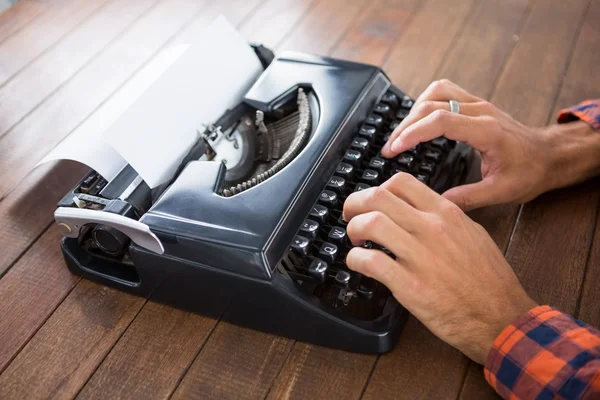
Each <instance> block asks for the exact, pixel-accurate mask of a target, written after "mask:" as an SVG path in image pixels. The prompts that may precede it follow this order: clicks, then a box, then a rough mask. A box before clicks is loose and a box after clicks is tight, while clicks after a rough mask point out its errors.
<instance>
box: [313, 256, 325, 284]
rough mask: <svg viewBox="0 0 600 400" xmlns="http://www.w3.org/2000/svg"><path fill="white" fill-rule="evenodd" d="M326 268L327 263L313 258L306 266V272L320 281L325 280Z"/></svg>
mask: <svg viewBox="0 0 600 400" xmlns="http://www.w3.org/2000/svg"><path fill="white" fill-rule="evenodd" d="M328 270H329V265H328V264H327V263H326V262H325V261H323V260H321V259H318V258H315V259H314V260H312V261H311V263H310V266H309V267H308V274H309V275H310V276H312V277H313V278H315V279H317V280H319V281H321V282H325V277H326V276H327V271H328Z"/></svg>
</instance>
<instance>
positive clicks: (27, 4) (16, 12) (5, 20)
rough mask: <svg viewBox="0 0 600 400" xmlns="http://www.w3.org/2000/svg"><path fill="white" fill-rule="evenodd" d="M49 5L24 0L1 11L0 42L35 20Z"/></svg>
mask: <svg viewBox="0 0 600 400" xmlns="http://www.w3.org/2000/svg"><path fill="white" fill-rule="evenodd" d="M47 7H48V4H44V3H40V2H37V1H35V0H22V1H19V2H18V3H16V4H15V5H13V6H12V7H10V8H9V9H8V10H5V11H4V12H2V13H0V43H2V42H3V41H4V40H6V38H7V37H9V36H10V35H12V34H14V33H15V32H17V31H18V30H19V29H21V28H23V27H24V26H25V25H27V24H29V23H31V22H32V21H34V20H35V19H36V18H37V17H38V16H39V15H40V14H41V13H42V12H43V11H44V10H45V9H46V8H47Z"/></svg>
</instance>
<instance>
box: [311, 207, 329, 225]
mask: <svg viewBox="0 0 600 400" xmlns="http://www.w3.org/2000/svg"><path fill="white" fill-rule="evenodd" d="M328 215H329V209H328V208H327V207H325V206H323V205H321V204H315V205H314V206H313V207H312V208H311V210H310V214H308V216H309V217H310V218H311V219H313V220H315V221H317V222H320V223H321V224H322V223H324V222H325V220H326V219H327V216H328Z"/></svg>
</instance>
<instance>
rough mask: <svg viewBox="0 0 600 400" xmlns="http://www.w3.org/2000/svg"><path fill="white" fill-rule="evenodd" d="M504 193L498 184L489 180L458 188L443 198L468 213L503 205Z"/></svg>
mask: <svg viewBox="0 0 600 400" xmlns="http://www.w3.org/2000/svg"><path fill="white" fill-rule="evenodd" d="M502 191H503V190H502V188H501V187H499V186H498V184H497V183H495V182H493V180H492V179H489V178H488V179H484V180H482V181H481V182H477V183H472V184H469V185H462V186H456V187H454V188H452V189H449V190H447V191H446V192H444V193H443V194H442V196H443V197H445V198H446V199H448V200H450V201H451V202H453V203H454V204H456V205H457V206H459V207H460V208H461V209H462V210H463V211H465V212H466V211H469V210H474V209H476V208H481V207H484V206H490V205H494V204H499V203H501V202H502Z"/></svg>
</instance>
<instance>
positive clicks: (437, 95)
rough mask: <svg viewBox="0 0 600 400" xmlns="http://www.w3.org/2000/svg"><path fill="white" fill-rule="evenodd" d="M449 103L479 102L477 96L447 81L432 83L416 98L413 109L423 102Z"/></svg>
mask: <svg viewBox="0 0 600 400" xmlns="http://www.w3.org/2000/svg"><path fill="white" fill-rule="evenodd" d="M427 100H430V101H450V100H456V101H458V102H460V103H474V102H477V101H481V99H480V98H479V97H477V96H474V95H472V94H471V93H469V92H467V91H466V90H464V89H463V88H461V87H460V86H458V85H457V84H456V83H454V82H451V81H449V80H447V79H441V80H439V81H434V82H432V83H431V84H430V85H429V86H428V87H427V89H425V91H424V92H423V93H421V95H420V96H419V97H418V98H417V101H415V104H414V105H413V108H414V107H415V106H418V105H419V104H420V103H422V102H423V101H427Z"/></svg>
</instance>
